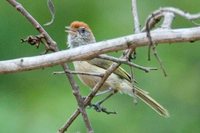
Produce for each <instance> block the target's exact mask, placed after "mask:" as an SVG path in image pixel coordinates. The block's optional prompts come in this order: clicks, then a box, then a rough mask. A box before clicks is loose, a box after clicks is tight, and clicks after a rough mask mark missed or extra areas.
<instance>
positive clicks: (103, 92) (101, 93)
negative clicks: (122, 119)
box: [95, 88, 113, 96]
mask: <svg viewBox="0 0 200 133" xmlns="http://www.w3.org/2000/svg"><path fill="white" fill-rule="evenodd" d="M112 91H113V89H112V88H108V89H107V90H105V91H102V92H99V93H97V94H96V95H95V96H101V95H103V94H106V93H109V92H112Z"/></svg>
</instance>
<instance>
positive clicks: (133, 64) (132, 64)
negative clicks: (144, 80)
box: [97, 55, 158, 72]
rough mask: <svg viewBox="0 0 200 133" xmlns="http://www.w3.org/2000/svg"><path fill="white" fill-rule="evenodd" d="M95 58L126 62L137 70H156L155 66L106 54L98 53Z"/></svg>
mask: <svg viewBox="0 0 200 133" xmlns="http://www.w3.org/2000/svg"><path fill="white" fill-rule="evenodd" d="M97 58H101V59H105V60H110V61H113V62H116V63H122V64H126V65H129V66H131V67H134V68H137V69H139V70H142V71H144V72H150V71H151V70H158V69H157V68H155V67H144V66H141V65H138V64H135V63H132V62H130V61H128V60H126V59H121V58H115V57H112V56H108V55H99V56H98V57H97Z"/></svg>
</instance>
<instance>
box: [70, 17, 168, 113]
mask: <svg viewBox="0 0 200 133" xmlns="http://www.w3.org/2000/svg"><path fill="white" fill-rule="evenodd" d="M66 32H67V33H68V45H69V47H70V48H76V47H79V46H83V45H89V44H91V43H95V42H96V40H95V37H94V35H93V33H92V30H91V29H90V27H89V26H88V25H87V24H86V23H84V22H80V21H74V22H72V23H71V24H70V26H69V27H66ZM112 63H113V62H112V61H108V60H105V59H100V58H93V59H90V60H85V61H74V62H73V64H74V68H75V70H76V71H82V72H88V73H100V74H102V73H105V71H106V70H107V69H108V68H109V67H110V65H111V64H112ZM78 77H79V79H80V80H81V81H82V82H83V83H84V84H85V85H87V86H89V87H90V88H93V87H94V86H95V85H96V84H97V83H98V82H99V81H100V79H101V78H100V77H97V76H92V75H78ZM131 81H132V80H131V76H130V75H129V74H128V73H127V72H126V71H125V70H124V69H122V68H121V67H119V68H118V69H116V70H115V71H114V72H113V73H112V74H111V75H110V76H109V77H108V79H107V80H106V81H105V83H104V84H103V86H102V87H101V88H100V91H105V90H108V89H112V90H114V91H117V92H120V93H125V94H128V95H129V96H132V97H134V96H136V97H138V98H139V99H141V100H142V101H144V102H145V103H146V104H147V105H149V106H150V107H151V108H152V109H153V110H155V111H156V112H157V113H158V114H159V115H161V116H164V117H168V116H169V113H168V111H167V110H166V109H165V108H164V107H163V106H162V105H160V104H159V103H158V102H156V101H155V100H154V99H153V98H151V97H150V96H149V95H148V92H146V91H144V90H142V89H140V88H139V87H136V86H133V85H132V83H131Z"/></svg>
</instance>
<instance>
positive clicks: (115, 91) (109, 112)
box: [90, 89, 117, 114]
mask: <svg viewBox="0 0 200 133" xmlns="http://www.w3.org/2000/svg"><path fill="white" fill-rule="evenodd" d="M116 93H117V90H113V89H112V93H110V94H109V95H108V96H106V97H105V98H104V99H102V100H101V101H99V102H97V103H95V104H90V107H93V108H94V109H95V110H96V111H97V112H104V113H106V114H116V112H114V111H107V109H106V108H105V107H102V106H101V104H102V103H103V102H105V101H106V100H107V99H109V98H110V97H111V96H113V95H114V94H116Z"/></svg>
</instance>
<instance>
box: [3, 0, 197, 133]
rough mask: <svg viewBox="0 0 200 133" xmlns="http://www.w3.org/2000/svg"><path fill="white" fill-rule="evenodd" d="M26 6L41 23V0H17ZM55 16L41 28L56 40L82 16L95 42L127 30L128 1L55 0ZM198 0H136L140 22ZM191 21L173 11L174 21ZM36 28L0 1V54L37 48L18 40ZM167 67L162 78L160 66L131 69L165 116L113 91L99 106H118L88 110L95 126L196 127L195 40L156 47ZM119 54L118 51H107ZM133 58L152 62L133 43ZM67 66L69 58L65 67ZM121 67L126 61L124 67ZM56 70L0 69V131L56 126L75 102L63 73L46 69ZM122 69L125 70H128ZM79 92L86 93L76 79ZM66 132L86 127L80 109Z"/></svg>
mask: <svg viewBox="0 0 200 133" xmlns="http://www.w3.org/2000/svg"><path fill="white" fill-rule="evenodd" d="M19 2H21V3H22V4H23V5H24V6H25V8H26V9H27V10H28V11H29V12H30V13H31V14H32V15H33V16H34V17H35V18H36V19H37V20H38V21H39V22H40V23H41V24H44V23H46V22H47V21H49V20H50V14H49V12H48V8H47V6H46V0H34V1H33V0H32V1H30V0H20V1H19ZM54 4H55V7H56V19H55V22H54V23H53V24H52V25H51V26H49V27H45V29H46V30H47V32H48V33H49V34H50V35H51V36H52V38H53V39H54V40H55V41H56V42H57V43H58V45H59V48H60V49H65V48H66V33H65V32H64V26H66V25H69V24H70V23H71V22H72V21H74V20H81V21H85V22H87V23H88V24H89V25H90V27H91V28H92V29H93V32H94V34H95V36H96V39H97V41H101V40H106V39H111V38H116V37H120V36H124V35H129V34H132V33H133V18H132V15H131V0H121V1H120V0H99V1H98V0H96V1H95V0H62V1H61V0H54ZM199 5H200V1H198V0H190V1H188V0H176V1H175V0H141V1H139V0H138V11H139V17H140V22H141V25H142V26H143V25H144V22H145V19H146V18H147V16H148V15H149V14H150V13H151V12H152V11H154V10H156V9H158V8H160V7H165V6H174V7H177V8H180V9H183V10H185V11H188V12H191V13H197V12H200V10H199ZM192 26H194V25H193V24H192V23H191V22H189V21H187V20H184V19H183V18H181V17H176V19H175V21H174V23H173V28H184V27H192ZM31 34H32V35H35V34H38V33H37V31H36V30H35V29H34V28H33V26H32V25H30V24H29V22H28V21H27V20H26V19H25V18H24V17H23V16H22V15H21V14H19V13H18V12H17V11H16V10H15V9H14V8H13V7H12V6H10V5H9V4H8V3H7V2H6V0H1V1H0V40H1V41H0V60H7V59H13V58H19V57H26V56H34V55H39V54H40V53H41V52H42V51H43V50H44V47H43V46H41V47H40V48H39V49H36V48H35V47H32V46H29V45H26V44H24V45H22V44H21V43H20V39H21V38H25V37H26V36H27V35H31ZM157 50H158V53H159V55H160V57H161V58H162V60H163V63H164V65H165V67H166V69H167V73H168V77H164V76H163V74H162V72H161V71H152V72H150V73H144V72H142V71H140V70H137V69H136V70H135V73H136V74H135V76H136V79H137V81H138V86H140V87H141V88H143V89H145V90H147V91H149V92H150V93H151V96H153V97H154V98H155V99H156V100H158V101H159V102H160V103H161V104H162V105H164V106H165V107H166V108H167V109H168V110H169V112H170V114H171V117H170V118H167V119H165V118H162V117H160V116H158V115H157V114H156V113H155V112H154V111H152V110H151V109H150V108H149V107H147V106H146V105H145V104H144V103H142V102H141V101H139V103H138V104H137V105H136V106H135V105H134V104H133V103H132V98H130V97H129V96H127V95H120V94H118V95H116V96H114V97H112V98H111V99H110V100H109V101H107V102H106V103H105V104H104V106H105V107H107V108H108V109H110V110H114V111H117V112H118V114H117V115H106V114H103V113H97V112H95V111H94V110H92V109H87V112H88V115H89V118H90V120H91V123H92V127H93V128H94V130H95V132H96V133H133V132H134V133H161V132H162V133H188V132H191V133H199V132H200V126H199V125H200V103H199V101H200V98H199V95H200V82H199V81H200V53H199V50H200V45H199V42H195V43H180V44H167V45H160V46H158V48H157ZM114 54H115V55H116V56H119V55H120V54H121V52H118V53H114ZM135 62H136V63H138V64H141V65H144V66H157V67H158V64H157V62H156V61H155V58H154V57H153V56H152V61H151V62H149V61H147V47H142V48H138V50H137V59H136V60H135ZM70 67H72V65H71V66H70ZM125 68H127V67H126V66H125ZM60 70H62V69H61V68H60V67H59V66H56V67H51V68H45V69H39V70H33V71H27V72H20V73H14V74H6V75H0V133H11V132H12V133H55V132H56V131H57V130H58V129H59V128H60V127H61V126H62V125H63V123H64V122H65V121H66V120H67V119H68V118H69V117H70V115H71V114H72V113H73V111H74V110H75V109H76V108H77V103H76V100H75V98H74V96H73V95H72V91H71V88H70V85H69V82H68V80H66V77H65V76H64V75H56V76H55V75H52V72H54V71H60ZM127 70H128V69H127ZM76 80H77V81H78V84H79V85H80V88H81V93H82V94H84V95H86V94H88V93H89V89H88V87H86V86H84V85H83V84H82V83H80V81H79V80H78V79H77V78H76ZM68 132H69V133H79V132H81V133H84V132H86V129H85V126H84V123H83V120H82V118H81V117H80V116H79V118H78V119H77V120H75V122H74V123H73V124H72V126H71V127H70V128H69V130H68Z"/></svg>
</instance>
